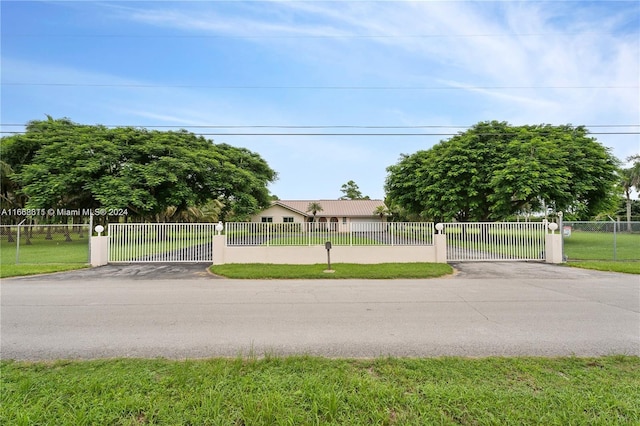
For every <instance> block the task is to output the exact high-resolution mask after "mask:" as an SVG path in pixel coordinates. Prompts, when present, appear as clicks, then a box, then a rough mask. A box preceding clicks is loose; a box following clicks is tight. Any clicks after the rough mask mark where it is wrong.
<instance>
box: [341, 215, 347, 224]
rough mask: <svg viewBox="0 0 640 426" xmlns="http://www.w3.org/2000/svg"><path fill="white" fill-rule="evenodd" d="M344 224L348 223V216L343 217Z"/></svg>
mask: <svg viewBox="0 0 640 426" xmlns="http://www.w3.org/2000/svg"><path fill="white" fill-rule="evenodd" d="M342 224H343V225H346V224H347V218H346V217H343V218H342Z"/></svg>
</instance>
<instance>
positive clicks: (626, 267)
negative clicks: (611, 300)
mask: <svg viewBox="0 0 640 426" xmlns="http://www.w3.org/2000/svg"><path fill="white" fill-rule="evenodd" d="M567 265H569V266H573V267H576V268H584V269H595V270H597V271H607V272H622V273H625V274H640V262H614V261H611V262H607V261H598V260H584V261H578V262H567Z"/></svg>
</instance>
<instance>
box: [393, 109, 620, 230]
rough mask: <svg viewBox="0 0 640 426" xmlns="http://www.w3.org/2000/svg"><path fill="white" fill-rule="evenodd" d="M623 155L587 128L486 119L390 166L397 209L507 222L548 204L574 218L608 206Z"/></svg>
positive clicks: (434, 216) (436, 217) (444, 217)
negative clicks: (509, 122)
mask: <svg viewBox="0 0 640 426" xmlns="http://www.w3.org/2000/svg"><path fill="white" fill-rule="evenodd" d="M617 164H618V162H617V160H616V158H615V157H614V156H613V155H612V154H611V153H610V152H609V150H608V149H607V148H605V147H603V146H602V145H601V144H600V143H599V142H598V141H597V140H596V139H594V138H592V137H590V136H589V135H588V132H587V130H586V129H585V128H584V127H573V126H570V125H563V126H551V125H537V126H511V125H509V124H508V123H505V122H497V121H492V122H481V123H478V124H476V125H475V126H473V127H472V128H470V129H469V130H467V131H466V132H463V133H460V134H458V135H456V136H454V137H452V138H451V139H449V140H446V141H442V142H440V143H438V144H436V145H434V146H433V147H432V148H431V149H429V150H423V151H418V152H416V153H414V154H411V155H403V156H402V157H401V159H400V161H399V162H398V163H397V164H395V165H392V166H390V167H388V169H387V171H388V176H387V180H386V184H385V189H386V192H387V197H388V198H389V200H390V203H391V206H398V207H401V208H402V209H404V210H405V211H406V212H408V213H412V214H419V215H420V216H421V217H423V218H425V219H432V220H453V219H455V220H458V221H461V222H465V221H494V220H503V219H505V218H507V217H509V216H512V215H514V214H518V213H522V212H536V211H542V210H543V209H546V208H547V207H551V208H553V209H556V210H562V211H565V212H567V213H568V214H569V215H570V216H573V217H575V218H589V217H591V216H593V215H595V214H597V213H598V212H599V211H602V210H604V209H606V208H609V207H610V206H611V205H612V204H611V203H612V202H613V200H614V198H615V190H614V188H615V184H616V182H617V177H616V170H617Z"/></svg>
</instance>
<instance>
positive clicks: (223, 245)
mask: <svg viewBox="0 0 640 426" xmlns="http://www.w3.org/2000/svg"><path fill="white" fill-rule="evenodd" d="M226 250H227V236H226V235H214V236H213V264H214V265H224V264H225V251H226Z"/></svg>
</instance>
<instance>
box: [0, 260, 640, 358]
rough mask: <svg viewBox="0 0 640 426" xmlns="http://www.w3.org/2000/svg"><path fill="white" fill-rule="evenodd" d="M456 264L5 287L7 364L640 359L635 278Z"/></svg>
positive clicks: (182, 272)
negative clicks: (286, 276) (341, 275)
mask: <svg viewBox="0 0 640 426" xmlns="http://www.w3.org/2000/svg"><path fill="white" fill-rule="evenodd" d="M455 266H456V267H457V269H458V273H457V274H456V275H455V276H453V277H448V278H443V279H431V280H391V281H385V280H380V281H367V280H344V281H342V280H320V281H298V280H295V281H280V280H268V281H244V280H228V279H221V278H216V277H213V276H211V275H209V274H208V273H207V272H206V270H205V268H206V266H205V265H162V266H158V265H130V266H113V265H111V266H107V267H103V268H95V269H92V270H85V271H75V272H70V273H62V274H53V275H46V276H39V277H27V278H16V279H5V280H2V285H1V308H2V310H1V312H0V326H1V328H0V355H1V356H2V358H3V359H21V360H49V359H59V358H67V359H69V358H71V359H76V358H77V359H93V358H112V357H167V358H176V359H183V358H203V357H212V356H232V357H233V356H239V355H249V354H255V355H263V354H273V355H285V354H311V355H323V356H330V357H376V356H385V355H394V356H441V355H459V356H489V355H504V356H511V355H541V356H560V355H578V356H597V355H607V354H633V355H640V278H639V277H638V276H634V275H626V274H615V273H604V272H596V271H586V270H580V269H573V268H567V267H561V266H554V265H545V264H539V263H465V264H459V265H455Z"/></svg>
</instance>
